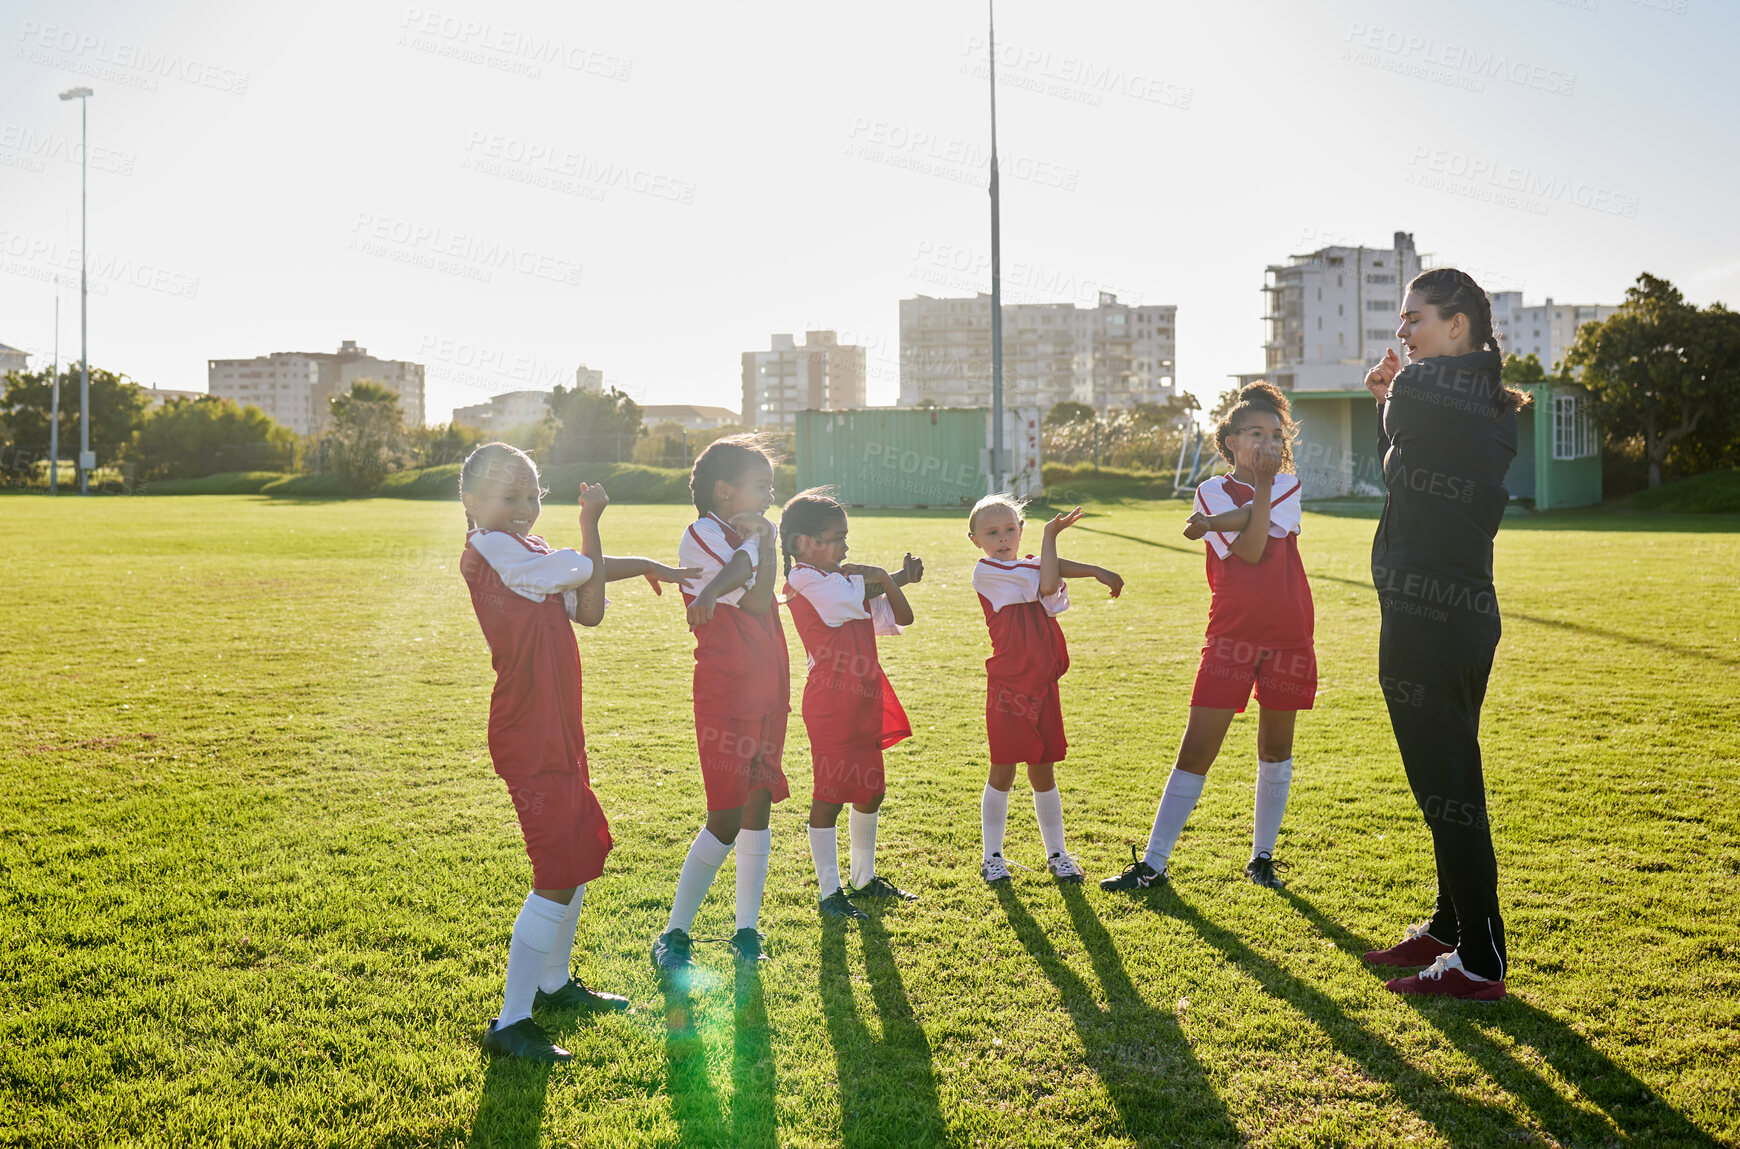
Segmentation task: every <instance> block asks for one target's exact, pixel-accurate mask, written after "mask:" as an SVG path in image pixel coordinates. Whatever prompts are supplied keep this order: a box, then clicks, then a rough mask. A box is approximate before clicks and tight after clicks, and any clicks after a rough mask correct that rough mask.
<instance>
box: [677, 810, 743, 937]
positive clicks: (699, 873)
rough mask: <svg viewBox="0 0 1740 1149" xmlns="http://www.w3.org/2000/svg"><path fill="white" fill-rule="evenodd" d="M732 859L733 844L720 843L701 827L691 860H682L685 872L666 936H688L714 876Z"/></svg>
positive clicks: (678, 879)
mask: <svg viewBox="0 0 1740 1149" xmlns="http://www.w3.org/2000/svg"><path fill="white" fill-rule="evenodd" d="M730 856H731V843H729V842H721V841H720V840H719V839H717V838H715V837H714V836H713V831H711V830H709V829H707V827H705V826H702V827H701V832H700V833H699V834H696V835H695V843H694V845H692V846H690V847H689V856H688V857H686V858H684V859H683V872H682V873H681V874H680V875H678V877H677V896H676V897H675V898H673V899H671V920H670V921H669V922H667V923H665V932H666V933H669V932H670V931H672V930H682V931H683V932H685V933H687V932H688V929H689V927H690V926H692V925H694V924H695V911H696V910H699V909H700V908H701V902H702V901H704V900H705V899H706V897H707V890H708V889H709V888H710V887H711V886H712V885H713V875H714V874H717V873H718V872H719V867H720V866H723V865H724V864H725V859H726V858H728V857H730Z"/></svg>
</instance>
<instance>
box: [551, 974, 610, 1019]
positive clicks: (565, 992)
mask: <svg viewBox="0 0 1740 1149" xmlns="http://www.w3.org/2000/svg"><path fill="white" fill-rule="evenodd" d="M532 1004H533V1005H534V1006H540V1005H553V1006H556V1007H558V1008H560V1009H585V1010H590V1011H592V1012H593V1013H609V1012H616V1011H620V1010H624V1009H627V1008H628V999H627V998H626V997H623V996H622V995H621V994H615V993H599V992H598V991H597V990H594V989H587V988H586V983H585V982H583V981H581V980H580V979H579V978H577V977H571V978H569V979H568V981H567V983H566V984H565V985H563V986H562V988H561V989H558V990H556V991H555V992H553V993H545V992H544V991H543V990H541V989H540V990H539V991H538V992H537V994H536V995H534V996H533V998H532Z"/></svg>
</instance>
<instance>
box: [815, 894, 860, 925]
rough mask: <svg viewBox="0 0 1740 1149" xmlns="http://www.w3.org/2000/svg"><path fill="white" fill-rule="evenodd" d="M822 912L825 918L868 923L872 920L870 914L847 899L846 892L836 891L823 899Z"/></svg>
mask: <svg viewBox="0 0 1740 1149" xmlns="http://www.w3.org/2000/svg"><path fill="white" fill-rule="evenodd" d="M821 911H822V916H823V917H824V918H847V919H851V920H853V921H868V920H869V919H870V915H869V914H867V913H865V912H864V911H863V910H861V909H859V908H858V907H857V906H855V905H853V904H852V903H851V902H850V901H848V900H847V899H846V891H845V890H835V891H834V892H833V893H831V894H829V895H828V896H827V897H825V898H823V899H822V904H821Z"/></svg>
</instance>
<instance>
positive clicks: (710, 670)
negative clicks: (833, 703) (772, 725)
mask: <svg viewBox="0 0 1740 1149" xmlns="http://www.w3.org/2000/svg"><path fill="white" fill-rule="evenodd" d="M734 551H744V552H746V553H747V554H748V556H749V559H750V562H751V563H752V564H758V563H759V549H758V546H757V544H756V541H755V540H754V539H753V538H750V539H745V538H743V537H742V536H741V535H739V534H738V533H737V531H736V530H734V529H733V528H732V527H731V525H730V524H729V523H726V522H725V521H724V520H723V519H721V518H719V516H717V515H713V514H707V515H703V516H701V517H700V518H699V519H697V520H696V521H695V522H694V523H692V524H690V526H689V528H688V529H687V530H685V531H684V532H683V537H682V539H681V541H679V542H678V544H677V562H678V564H679V565H681V566H686V567H700V568H701V573H700V574H699V575H698V576H696V577H695V578H693V579H691V580H689V581H688V582H685V583H683V585H682V590H683V602H684V603H685V604H688V603H692V602H694V601H695V596H696V595H697V594H699V593H700V592H701V590H702V589H704V588H705V587H706V585H707V584H708V583H709V582H711V581H712V580H713V579H714V577H715V576H717V575H718V574H719V572H720V571H722V570H724V569H725V565H726V564H727V563H729V562H730V561H731V555H732V552H734ZM775 573H776V572H774V571H761V570H757V571H756V572H755V577H754V579H751V580H750V584H746V585H745V586H743V587H739V588H738V589H737V590H734V591H732V592H731V593H730V594H726V595H722V596H721V597H720V599H719V601H718V603H717V604H716V605H715V607H714V610H713V618H712V621H710V622H708V623H707V624H706V625H704V626H699V627H696V628H695V677H694V694H695V714H696V715H697V716H707V717H714V718H762V717H765V716H766V715H769V714H784V713H787V712H788V711H790V710H791V661H790V655H789V654H787V653H786V646H785V630H784V628H782V627H781V626H780V622H779V602H778V600H777V599H776V600H775V601H774V604H773V605H772V606H771V607H769V608H768V611H767V613H766V614H759V615H757V614H750V613H749V612H748V611H746V610H743V609H742V608H741V607H739V606H738V605H737V604H738V603H739V602H740V601H741V600H742V598H743V594H744V592H745V591H746V590H747V589H748V586H749V585H753V583H754V581H755V580H756V579H762V578H773V577H774V576H775Z"/></svg>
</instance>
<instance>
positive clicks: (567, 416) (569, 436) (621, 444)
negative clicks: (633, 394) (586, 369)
mask: <svg viewBox="0 0 1740 1149" xmlns="http://www.w3.org/2000/svg"><path fill="white" fill-rule="evenodd" d="M550 414H551V415H552V416H553V417H554V418H555V420H556V423H557V427H556V438H555V442H554V443H553V444H552V445H551V448H550V453H551V455H552V457H553V461H554V462H557V463H612V462H619V461H620V462H627V461H628V458H629V457H630V456H632V454H633V452H634V441H635V439H636V438H638V437H639V435H640V404H638V403H636V402H635V401H634V400H633V399H630V398H629V397H628V396H627V395H625V394H624V393H623V392H622V391H621V390H619V389H618V388H615V387H612V388H611V389H610V390H608V391H602V392H592V391H586V390H582V389H581V388H579V387H574V388H567V387H564V386H562V385H561V384H560V383H558V384H556V389H555V391H554V392H553V393H551V395H550ZM619 456H620V459H619Z"/></svg>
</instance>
